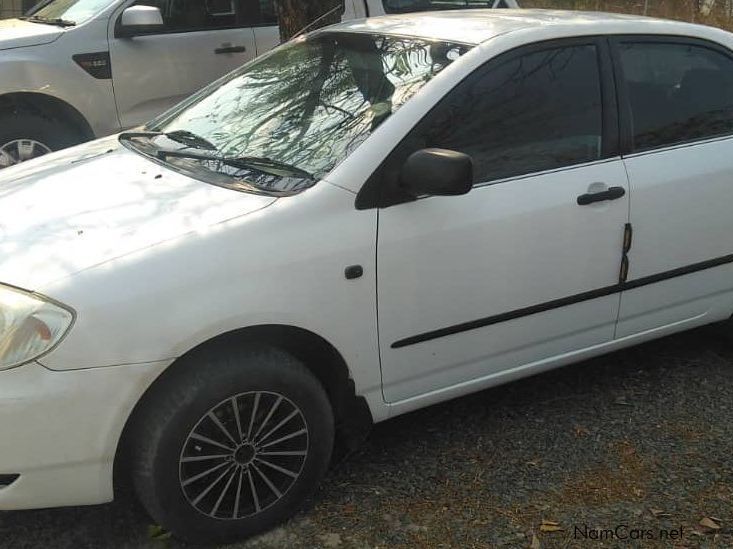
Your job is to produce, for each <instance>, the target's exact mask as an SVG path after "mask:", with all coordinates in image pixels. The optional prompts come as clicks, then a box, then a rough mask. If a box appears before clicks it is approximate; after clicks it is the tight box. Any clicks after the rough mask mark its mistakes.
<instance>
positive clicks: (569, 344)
mask: <svg viewBox="0 0 733 549" xmlns="http://www.w3.org/2000/svg"><path fill="white" fill-rule="evenodd" d="M609 59H610V57H609V56H608V50H607V45H606V42H605V41H603V40H596V39H594V38H584V39H581V40H572V41H554V42H549V43H544V44H542V45H534V46H532V47H529V48H524V49H520V50H517V51H513V52H510V53H508V54H504V55H502V56H500V57H498V58H496V59H494V60H492V61H490V62H489V63H488V64H486V65H485V66H484V67H482V68H480V69H479V70H477V71H476V72H475V73H474V74H472V75H471V76H470V77H469V78H468V79H466V80H465V81H463V82H462V83H461V84H459V85H458V87H457V88H455V89H454V90H453V91H451V92H450V93H449V94H448V96H447V97H446V98H444V99H443V100H442V101H441V102H440V103H439V104H438V105H437V106H436V107H435V108H434V109H433V110H432V112H431V113H430V114H429V115H428V116H427V117H426V118H425V119H424V120H423V121H422V122H420V123H419V124H418V126H417V127H416V128H415V129H414V130H413V131H412V133H411V134H410V135H408V137H407V138H406V139H405V140H404V141H403V142H402V144H401V145H400V146H398V148H397V149H396V150H395V151H394V152H393V153H392V155H391V156H390V157H389V158H388V159H387V160H386V161H385V163H384V164H383V166H382V167H381V168H380V171H379V172H377V177H378V179H379V178H381V182H382V183H381V184H382V185H385V186H388V185H390V180H391V179H394V178H395V174H396V173H398V170H399V167H400V166H401V165H402V163H403V162H404V159H405V158H406V157H407V156H408V155H409V154H410V153H411V152H414V151H415V150H418V149H421V148H424V147H440V148H445V149H452V150H458V151H461V152H464V153H467V154H469V155H471V157H472V158H473V161H474V166H475V177H474V180H475V185H474V188H473V190H472V191H471V192H470V193H468V194H467V195H464V196H459V197H425V198H420V199H418V200H414V201H409V202H403V203H397V204H393V205H385V204H384V203H383V204H382V208H381V209H380V211H379V234H378V252H377V262H378V315H379V337H380V349H381V359H382V375H383V381H384V395H385V399H386V400H387V401H388V402H397V401H403V400H405V399H409V398H411V397H416V396H419V395H423V394H426V393H430V392H433V391H437V390H442V389H447V388H450V387H452V386H457V385H458V384H465V383H469V382H473V381H476V382H482V381H483V382H484V383H486V382H487V380H488V379H490V378H493V377H497V376H500V375H504V379H506V376H511V375H513V374H515V373H518V372H519V371H520V370H521V369H522V368H526V367H533V366H538V365H542V364H543V363H546V362H548V361H551V360H557V359H558V358H562V357H563V356H567V355H568V354H569V353H572V352H575V351H577V350H580V349H587V348H590V347H593V346H595V345H601V344H604V343H607V342H609V341H612V340H613V336H614V326H615V322H616V318H617V313H618V302H619V298H618V294H617V293H615V292H617V289H618V278H619V269H620V263H621V256H622V254H621V250H622V241H623V234H624V226H625V224H626V223H627V221H628V207H629V204H628V194H627V193H626V190H627V177H626V173H625V170H624V166H623V164H622V162H621V160H620V159H619V158H618V154H617V131H616V126H615V122H616V117H615V112H616V108H615V103H614V99H613V95H612V92H611V88H612V87H613V86H612V79H611V76H610V68H609V65H610V61H609ZM604 113H605V116H604ZM609 190H610V192H609ZM597 193H602V194H597ZM589 196H590V197H593V198H592V200H598V201H593V202H591V203H588V204H585V205H579V203H578V202H579V197H584V198H582V199H581V200H580V202H583V203H585V202H586V200H587V199H588V197H589ZM603 197H607V198H609V199H611V200H603V199H602V198H603Z"/></svg>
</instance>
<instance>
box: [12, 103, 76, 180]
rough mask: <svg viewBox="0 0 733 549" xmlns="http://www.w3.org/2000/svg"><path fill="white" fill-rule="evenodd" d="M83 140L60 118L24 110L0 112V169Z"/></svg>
mask: <svg viewBox="0 0 733 549" xmlns="http://www.w3.org/2000/svg"><path fill="white" fill-rule="evenodd" d="M82 141H83V139H82V137H81V136H80V135H79V132H78V131H76V130H75V129H74V128H72V127H70V125H68V124H65V123H64V122H63V121H61V120H52V119H50V118H48V117H46V116H43V115H41V114H38V113H35V112H30V111H25V110H18V111H17V112H12V113H0V169H2V168H7V167H9V166H13V165H15V164H20V163H21V162H25V161H27V160H33V159H34V158H38V157H39V156H43V155H45V154H48V153H50V152H52V151H58V150H61V149H65V148H66V147H70V146H72V145H77V144H79V143H81V142H82Z"/></svg>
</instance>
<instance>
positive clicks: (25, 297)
mask: <svg viewBox="0 0 733 549" xmlns="http://www.w3.org/2000/svg"><path fill="white" fill-rule="evenodd" d="M73 322H74V312H73V311H72V310H71V309H67V308H66V307H65V306H63V305H61V304H59V303H55V302H52V301H50V300H49V299H48V298H45V297H43V296H41V295H38V294H34V293H32V292H26V291H24V290H20V289H18V288H13V287H10V286H5V285H3V284H0V370H7V369H9V368H14V367H16V366H20V365H21V364H25V363H26V362H30V361H31V360H35V359H37V358H38V357H40V356H42V355H44V354H46V353H47V352H49V351H50V350H51V349H53V348H54V347H55V346H56V345H57V344H58V343H59V341H61V339H63V337H64V336H65V335H66V333H67V332H68V331H69V328H71V325H72V324H73Z"/></svg>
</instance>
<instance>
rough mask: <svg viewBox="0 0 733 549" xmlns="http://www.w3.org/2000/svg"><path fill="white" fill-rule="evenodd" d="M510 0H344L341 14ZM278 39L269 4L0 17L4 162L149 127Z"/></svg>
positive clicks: (56, 2) (163, 4)
mask: <svg viewBox="0 0 733 549" xmlns="http://www.w3.org/2000/svg"><path fill="white" fill-rule="evenodd" d="M474 7H475V8H486V7H494V8H497V7H511V8H514V7H518V6H517V3H516V1H515V0H345V5H344V9H343V15H342V18H343V19H354V18H361V17H372V16H375V15H382V14H385V13H406V12H412V11H424V10H431V9H433V10H442V9H451V8H453V9H455V8H474ZM279 42H280V36H279V29H278V27H277V17H276V12H275V8H274V0H47V1H45V2H42V3H41V4H40V5H39V6H37V7H36V8H34V9H33V10H31V11H30V12H29V13H28V14H27V15H26V16H24V17H21V18H19V19H9V20H4V21H0V168H3V167H7V166H9V165H12V164H17V163H19V162H23V161H24V160H29V159H31V158H35V157H37V156H41V155H43V154H45V153H48V152H50V151H53V150H57V149H61V148H64V147H67V146H71V145H74V144H77V143H80V142H83V141H86V140H89V139H92V138H94V137H101V136H104V135H108V134H112V133H115V132H118V131H120V130H122V129H125V128H130V127H133V126H137V125H139V124H142V123H145V122H147V121H148V120H150V119H151V118H153V117H154V116H155V115H157V114H159V113H160V112H162V111H164V110H166V109H168V108H169V107H171V106H173V105H175V104H176V103H178V102H179V101H181V100H182V99H183V98H185V97H186V96H188V95H190V94H191V93H193V92H194V91H196V90H197V89H199V88H201V87H203V86H204V85H205V84H208V83H209V82H212V81H213V80H215V79H217V78H219V77H220V76H222V75H224V74H226V73H228V72H230V71H231V70H233V69H235V68H237V67H239V66H240V65H242V64H244V63H245V62H246V61H249V60H250V59H252V58H254V57H256V56H257V55H260V54H262V53H263V52H265V51H267V50H270V49H272V48H273V47H275V46H276V45H278V44H279Z"/></svg>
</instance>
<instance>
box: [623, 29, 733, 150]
mask: <svg viewBox="0 0 733 549" xmlns="http://www.w3.org/2000/svg"><path fill="white" fill-rule="evenodd" d="M619 53H620V59H621V66H622V69H623V72H624V78H625V80H626V86H627V90H628V95H629V101H630V103H631V118H632V131H633V134H634V149H635V150H646V149H652V148H655V147H662V146H665V145H673V144H676V143H684V142H686V141H694V140H696V139H704V138H707V137H714V136H718V135H725V134H729V133H731V132H732V131H733V61H731V59H730V58H729V57H727V56H726V55H723V54H722V53H719V52H717V51H715V50H712V49H708V48H705V47H702V46H695V45H688V44H660V43H643V42H639V43H623V44H620V45H619Z"/></svg>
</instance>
